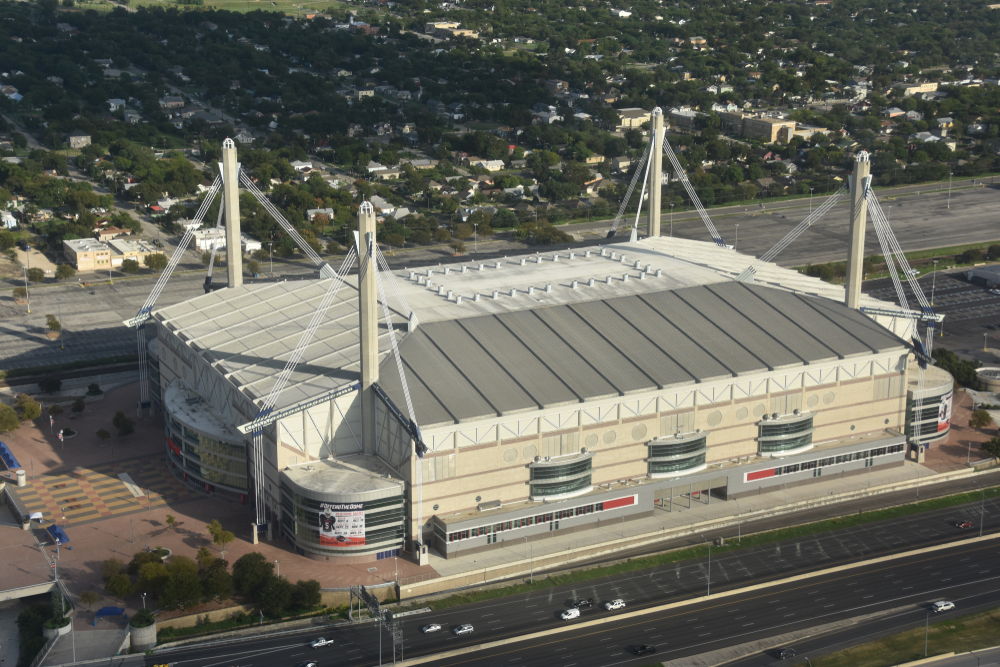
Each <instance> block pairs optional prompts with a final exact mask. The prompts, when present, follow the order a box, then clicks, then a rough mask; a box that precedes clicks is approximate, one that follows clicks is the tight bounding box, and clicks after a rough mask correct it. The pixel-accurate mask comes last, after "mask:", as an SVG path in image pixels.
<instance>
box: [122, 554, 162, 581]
mask: <svg viewBox="0 0 1000 667" xmlns="http://www.w3.org/2000/svg"><path fill="white" fill-rule="evenodd" d="M162 562H163V559H162V558H160V557H159V556H157V555H156V554H155V553H153V552H152V551H137V552H136V553H135V555H133V556H132V560H131V561H129V564H128V569H127V570H126V571H127V572H128V573H129V574H131V575H133V576H135V575H137V574H139V572H140V571H141V570H142V566H143V565H146V564H148V563H162Z"/></svg>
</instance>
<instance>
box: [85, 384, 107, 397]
mask: <svg viewBox="0 0 1000 667" xmlns="http://www.w3.org/2000/svg"><path fill="white" fill-rule="evenodd" d="M103 393H104V392H103V391H101V385H99V384H97V383H96V382H92V383H90V384H89V385H88V386H87V396H100V395H101V394H103Z"/></svg>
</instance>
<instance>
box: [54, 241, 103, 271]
mask: <svg viewBox="0 0 1000 667" xmlns="http://www.w3.org/2000/svg"><path fill="white" fill-rule="evenodd" d="M63 256H64V257H65V258H66V261H67V262H69V263H70V264H72V265H73V266H75V267H76V270H77V271H101V270H107V269H109V268H111V246H109V245H108V244H107V243H105V242H104V241H98V240H97V239H69V240H67V241H63Z"/></svg>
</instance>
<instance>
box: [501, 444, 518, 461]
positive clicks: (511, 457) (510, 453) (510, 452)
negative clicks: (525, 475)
mask: <svg viewBox="0 0 1000 667" xmlns="http://www.w3.org/2000/svg"><path fill="white" fill-rule="evenodd" d="M503 460H504V461H506V462H507V463H513V462H514V461H516V460H517V448H515V447H508V448H507V451H505V452H504V453H503Z"/></svg>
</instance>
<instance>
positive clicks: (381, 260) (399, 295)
mask: <svg viewBox="0 0 1000 667" xmlns="http://www.w3.org/2000/svg"><path fill="white" fill-rule="evenodd" d="M375 256H376V259H377V260H378V265H379V267H381V271H382V273H384V274H388V276H389V287H390V289H392V293H393V294H395V295H396V300H397V301H399V305H400V307H401V311H402V313H403V315H404V316H405V317H406V318H407V319H409V318H410V317H411V316H412V315H413V311H412V310H410V306H409V304H408V303H406V299H404V298H403V292H402V290H401V289H400V287H399V283H397V282H396V276H395V275H394V274H393V273H392V270H391V269H390V268H389V262H388V260H386V258H385V255H383V254H382V250H381V249H379V247H378V244H375Z"/></svg>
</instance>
